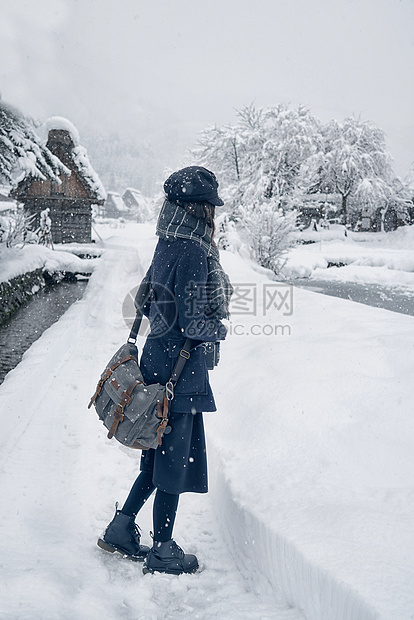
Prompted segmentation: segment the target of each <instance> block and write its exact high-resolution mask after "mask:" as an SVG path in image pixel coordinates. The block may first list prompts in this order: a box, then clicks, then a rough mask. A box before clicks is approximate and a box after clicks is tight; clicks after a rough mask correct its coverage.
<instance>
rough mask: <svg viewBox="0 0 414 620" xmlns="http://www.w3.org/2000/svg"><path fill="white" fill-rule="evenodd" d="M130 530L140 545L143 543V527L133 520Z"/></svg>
mask: <svg viewBox="0 0 414 620" xmlns="http://www.w3.org/2000/svg"><path fill="white" fill-rule="evenodd" d="M130 531H131V535H132V537H133V539H134V540H135V542H136V543H137V545H139V544H140V543H141V528H140V527H139V526H138V525H137V524H136V523H135V521H132V520H131V525H130Z"/></svg>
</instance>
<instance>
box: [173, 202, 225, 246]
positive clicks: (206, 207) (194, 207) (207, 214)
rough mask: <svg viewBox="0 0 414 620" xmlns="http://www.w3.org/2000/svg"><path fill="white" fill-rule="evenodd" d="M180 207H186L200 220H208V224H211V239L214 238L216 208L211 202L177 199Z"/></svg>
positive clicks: (188, 211)
mask: <svg viewBox="0 0 414 620" xmlns="http://www.w3.org/2000/svg"><path fill="white" fill-rule="evenodd" d="M176 204H178V205H179V206H180V207H182V208H183V209H185V210H186V211H187V213H190V214H191V215H194V217H197V218H198V219H199V220H203V221H204V222H206V224H207V226H210V228H211V229H212V230H211V240H213V237H214V233H215V229H216V227H215V224H214V216H215V212H216V208H215V206H214V205H212V204H211V202H184V201H181V200H180V201H178V200H177V201H176Z"/></svg>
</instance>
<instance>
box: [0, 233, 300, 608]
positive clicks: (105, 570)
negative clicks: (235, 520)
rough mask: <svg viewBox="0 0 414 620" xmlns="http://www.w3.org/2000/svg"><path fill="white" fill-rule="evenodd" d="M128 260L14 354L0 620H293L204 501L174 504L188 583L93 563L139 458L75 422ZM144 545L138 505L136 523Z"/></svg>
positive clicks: (1, 486)
mask: <svg viewBox="0 0 414 620" xmlns="http://www.w3.org/2000/svg"><path fill="white" fill-rule="evenodd" d="M152 244H153V241H152V240H151V242H149V243H148V246H147V247H145V245H144V246H142V247H140V255H139V256H138V254H137V252H136V251H135V250H134V249H133V248H129V247H127V246H125V245H124V246H123V247H118V248H115V247H113V248H112V249H111V250H108V252H107V254H106V255H105V256H104V258H102V262H103V264H102V265H101V267H100V268H99V269H98V271H97V272H96V273H95V274H94V276H93V277H92V278H91V281H90V284H89V286H88V291H87V293H86V295H85V297H84V299H83V300H81V301H80V302H77V303H76V304H74V306H72V308H70V310H69V311H68V312H67V313H66V314H65V315H64V317H62V319H61V320H60V321H59V322H58V323H56V324H55V325H54V326H52V328H50V329H49V330H48V331H47V332H45V333H44V334H43V336H42V337H41V339H40V340H39V341H37V342H36V343H35V344H34V345H33V346H32V347H31V349H30V350H29V351H28V352H27V353H26V355H25V357H24V359H23V361H22V363H21V364H20V365H19V366H18V367H17V368H16V369H15V370H14V371H12V372H11V373H10V374H9V375H8V377H7V378H6V381H5V382H4V384H3V385H2V386H1V388H0V403H1V409H2V419H3V426H2V435H1V438H0V449H1V453H0V455H1V456H0V496H1V498H2V509H1V514H0V531H1V532H2V553H1V559H0V618H1V619H2V620H26V619H27V620H54V619H57V620H83V619H84V620H94V619H97V620H98V619H99V620H105V619H108V620H112V619H115V618H126V619H131V620H132V619H134V620H138V619H142V620H147V619H148V620H150V619H151V620H152V619H153V620H161V619H163V618H181V619H190V618H191V619H193V618H200V619H206V620H207V618H208V619H212V618H217V619H235V620H236V619H237V620H238V619H245V620H255V619H257V620H259V619H261V620H267V619H269V620H270V619H274V620H279V619H280V620H299V619H301V618H303V616H302V615H301V614H300V612H298V611H297V610H294V609H289V608H288V607H287V606H286V605H283V604H282V603H281V602H279V603H278V602H277V601H276V599H275V593H274V592H273V591H272V589H271V587H270V585H269V583H268V582H266V580H265V579H263V577H261V578H260V575H259V579H258V580H257V581H256V585H255V588H254V590H253V588H252V584H254V583H255V579H254V577H255V576H257V575H256V574H255V572H254V571H255V567H254V566H252V570H251V571H248V570H247V572H245V573H244V572H243V571H246V567H245V566H244V565H241V566H242V569H241V570H240V569H239V567H238V564H237V560H236V559H235V558H238V557H239V555H238V553H235V554H232V553H231V552H230V550H229V549H228V548H227V547H226V545H225V543H224V542H223V540H222V539H221V537H220V534H219V523H218V519H220V518H221V507H220V505H219V504H216V503H214V501H212V500H214V496H210V494H209V495H207V496H197V495H184V496H183V497H182V500H181V509H180V512H179V516H178V519H177V525H176V539H177V541H178V542H179V543H180V544H182V545H183V547H184V548H185V549H186V550H188V551H189V552H195V553H196V554H197V555H198V556H199V558H200V561H201V569H202V570H201V571H200V572H199V573H197V574H196V575H189V576H187V575H184V576H181V577H179V578H176V577H173V576H162V575H153V576H152V575H146V576H143V575H142V572H141V565H139V564H135V563H132V562H128V561H125V560H123V559H122V558H120V556H118V557H117V556H116V555H109V554H105V553H104V552H102V551H101V550H99V549H98V547H97V546H96V538H97V536H98V534H100V532H101V531H102V530H103V528H104V527H105V525H106V524H107V523H108V521H109V520H110V519H111V518H112V515H113V510H114V502H115V501H116V500H119V501H121V502H122V501H123V499H124V498H125V496H126V493H127V491H128V489H129V486H130V484H131V482H132V481H133V480H134V478H135V475H136V473H137V468H138V460H139V453H135V452H132V451H128V450H126V449H122V448H121V447H120V446H119V445H116V444H114V443H112V442H111V443H110V442H107V441H106V440H105V437H104V429H103V428H102V427H101V425H100V423H99V422H98V420H97V418H95V414H94V413H93V412H88V411H87V410H86V403H87V402H88V399H89V397H90V394H91V391H93V387H94V384H95V383H96V380H97V372H98V374H99V372H100V370H101V366H103V365H104V363H105V362H106V360H107V358H108V357H109V355H110V354H111V353H112V351H113V349H114V348H116V347H117V346H118V345H119V343H120V341H122V339H123V338H124V337H125V335H126V334H127V329H126V327H125V325H124V324H123V321H122V315H121V305H122V300H123V297H124V295H125V294H126V293H127V292H128V291H129V290H130V289H131V288H132V287H133V286H134V285H136V283H137V278H138V277H140V275H141V274H142V271H143V268H142V265H141V262H140V261H143V263H144V264H146V261H147V260H148V258H149V254H150V251H151V250H152ZM140 525H141V527H142V529H143V537H144V541H145V542H147V543H148V542H149V538H148V532H149V530H150V529H151V511H150V505H148V506H147V507H145V509H144V510H143V513H142V518H141V520H140Z"/></svg>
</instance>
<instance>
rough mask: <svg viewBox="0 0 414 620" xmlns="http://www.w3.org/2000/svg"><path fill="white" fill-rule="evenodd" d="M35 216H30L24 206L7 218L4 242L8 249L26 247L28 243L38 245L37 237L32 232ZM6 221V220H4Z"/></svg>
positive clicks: (20, 206)
mask: <svg viewBox="0 0 414 620" xmlns="http://www.w3.org/2000/svg"><path fill="white" fill-rule="evenodd" d="M35 217H36V216H35V215H29V214H28V213H27V211H25V209H24V208H23V206H22V205H19V206H18V207H17V209H16V210H15V211H14V212H13V213H12V214H11V215H9V216H8V217H7V224H6V226H5V228H6V229H5V230H4V232H3V236H2V241H5V242H6V247H8V248H11V247H15V246H24V245H25V244H26V243H36V242H37V235H36V233H35V232H34V231H33V230H32V225H33V221H34V219H35ZM3 219H4V220H5V219H6V218H3Z"/></svg>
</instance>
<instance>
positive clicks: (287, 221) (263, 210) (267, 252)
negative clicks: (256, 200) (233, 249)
mask: <svg viewBox="0 0 414 620" xmlns="http://www.w3.org/2000/svg"><path fill="white" fill-rule="evenodd" d="M243 222H244V225H245V227H246V231H247V234H248V237H249V239H250V241H251V248H252V254H253V257H254V258H255V259H256V260H257V262H258V263H259V264H260V265H262V267H267V268H268V269H271V270H272V271H274V272H275V273H278V272H279V271H280V269H281V268H282V267H283V263H284V257H285V255H286V253H287V252H288V251H289V250H290V249H291V248H292V247H293V246H294V244H295V238H294V232H295V229H296V213H295V212H291V213H288V214H284V213H283V212H282V210H281V209H275V208H274V205H273V204H272V203H260V204H257V205H255V206H254V207H253V209H252V210H251V211H249V212H245V213H244V218H243Z"/></svg>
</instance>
